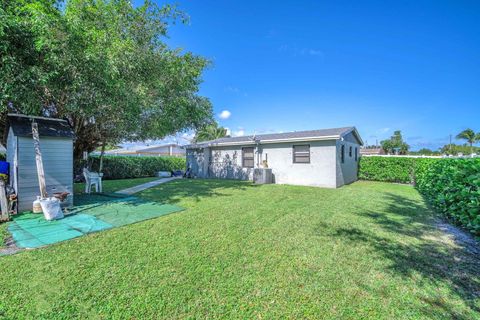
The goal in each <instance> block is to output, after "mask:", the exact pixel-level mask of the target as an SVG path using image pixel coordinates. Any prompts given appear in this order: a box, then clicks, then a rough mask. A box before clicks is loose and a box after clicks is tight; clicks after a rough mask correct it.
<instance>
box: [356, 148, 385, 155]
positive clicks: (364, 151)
mask: <svg viewBox="0 0 480 320" xmlns="http://www.w3.org/2000/svg"><path fill="white" fill-rule="evenodd" d="M360 154H361V155H378V154H385V151H384V150H383V149H382V148H362V149H360Z"/></svg>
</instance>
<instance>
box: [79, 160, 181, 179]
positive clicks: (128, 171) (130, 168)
mask: <svg viewBox="0 0 480 320" xmlns="http://www.w3.org/2000/svg"><path fill="white" fill-rule="evenodd" d="M99 160H100V159H99V157H98V156H93V157H91V158H90V161H92V170H93V171H98V168H99V165H100V161H99ZM85 165H86V161H85V160H79V161H76V162H75V174H81V170H82V168H83V167H85ZM185 168H186V160H185V158H176V157H132V156H104V157H103V170H102V171H103V177H104V179H128V178H142V177H153V176H155V175H156V174H157V172H158V171H173V170H185Z"/></svg>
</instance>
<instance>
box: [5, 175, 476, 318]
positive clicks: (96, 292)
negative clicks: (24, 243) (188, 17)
mask: <svg viewBox="0 0 480 320" xmlns="http://www.w3.org/2000/svg"><path fill="white" fill-rule="evenodd" d="M119 182H120V183H122V184H123V183H124V181H119ZM112 183H116V182H115V181H112ZM123 187H124V186H121V187H119V188H117V190H119V189H122V188H123ZM138 196H139V197H141V198H142V199H145V200H149V201H157V202H162V203H174V204H177V205H179V206H181V207H183V208H185V209H186V210H185V211H183V212H181V213H175V214H171V215H168V216H164V217H161V218H157V219H152V220H148V221H144V222H141V223H136V224H132V225H128V226H125V227H122V228H114V229H112V230H107V231H104V232H99V233H95V234H91V235H89V236H87V237H81V238H78V239H75V240H70V241H66V242H63V243H58V244H56V245H51V246H48V247H45V248H42V249H39V250H27V251H24V252H22V253H19V254H16V255H13V256H6V257H1V258H0V269H1V270H4V274H3V275H4V277H3V278H2V284H1V288H2V289H1V290H0V309H1V316H0V318H2V317H3V318H4V319H72V318H73V319H75V318H81V319H91V318H94V319H95V318H100V319H102V318H109V319H159V318H162V319H163V318H167V319H170V318H181V319H184V318H193V319H196V318H211V319H250V318H262V319H339V318H340V319H452V318H455V319H478V318H479V317H480V304H479V303H480V302H479V301H478V279H479V278H480V261H479V259H478V254H475V253H474V252H470V251H467V250H464V249H463V246H461V245H459V246H457V245H453V244H452V243H451V242H449V241H446V240H445V239H446V238H445V234H444V233H443V232H442V231H440V230H438V229H437V228H435V224H434V220H433V219H432V218H433V216H434V215H433V212H432V211H431V210H429V208H428V207H427V205H426V203H425V201H424V200H423V199H422V197H421V196H420V195H419V193H418V192H417V191H416V190H415V189H413V188H411V187H408V186H404V185H396V184H391V183H380V182H365V181H361V182H358V183H354V184H351V185H348V186H344V187H342V188H339V189H326V188H309V187H301V186H288V185H256V186H254V185H252V184H251V183H249V182H242V181H229V180H215V179H207V180H203V179H181V180H175V181H172V182H169V183H165V184H162V185H159V186H157V187H155V188H151V189H148V190H145V191H143V192H142V193H140V194H138ZM52 270H54V272H50V271H52ZM199 293H201V294H199Z"/></svg>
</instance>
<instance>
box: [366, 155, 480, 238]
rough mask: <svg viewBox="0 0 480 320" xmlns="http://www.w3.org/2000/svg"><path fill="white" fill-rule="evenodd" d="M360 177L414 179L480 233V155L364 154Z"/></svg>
mask: <svg viewBox="0 0 480 320" xmlns="http://www.w3.org/2000/svg"><path fill="white" fill-rule="evenodd" d="M359 165H360V168H359V169H360V170H359V178H360V179H364V180H376V181H386V182H400V183H412V184H414V185H415V186H416V188H417V189H418V191H419V192H420V193H421V194H422V195H423V196H424V197H425V198H426V200H427V201H428V202H429V203H430V204H431V205H432V206H433V207H434V208H435V209H436V210H437V211H438V212H439V213H441V214H443V215H444V216H446V217H447V218H449V219H451V220H453V222H455V223H457V224H459V225H461V226H463V227H465V228H466V229H468V230H470V231H471V232H472V233H473V234H476V235H480V158H473V159H443V158H396V157H391V158H390V157H362V158H361V160H360V164H359Z"/></svg>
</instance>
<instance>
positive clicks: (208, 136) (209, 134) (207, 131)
mask: <svg viewBox="0 0 480 320" xmlns="http://www.w3.org/2000/svg"><path fill="white" fill-rule="evenodd" d="M226 136H227V129H225V128H224V127H219V126H218V124H210V125H208V126H205V127H203V128H201V129H200V130H198V131H197V134H196V136H195V141H196V142H200V141H208V140H215V139H218V138H223V137H226Z"/></svg>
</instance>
